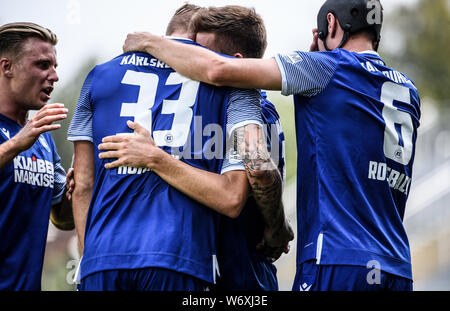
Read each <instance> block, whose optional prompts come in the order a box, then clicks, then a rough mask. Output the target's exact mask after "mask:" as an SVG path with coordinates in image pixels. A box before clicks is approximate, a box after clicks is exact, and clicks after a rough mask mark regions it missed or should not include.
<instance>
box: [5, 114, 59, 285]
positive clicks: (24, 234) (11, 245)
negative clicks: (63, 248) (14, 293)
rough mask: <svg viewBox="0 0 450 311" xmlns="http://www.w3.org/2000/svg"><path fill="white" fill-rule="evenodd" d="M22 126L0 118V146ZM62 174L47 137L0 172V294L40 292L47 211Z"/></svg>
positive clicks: (48, 212) (53, 199) (56, 155)
mask: <svg viewBox="0 0 450 311" xmlns="http://www.w3.org/2000/svg"><path fill="white" fill-rule="evenodd" d="M21 129H22V127H21V126H20V125H19V124H17V123H16V122H15V121H13V120H11V119H9V118H7V117H5V116H3V115H1V114H0V131H1V132H0V144H2V143H4V142H6V141H7V140H9V139H11V138H12V137H14V136H15V135H16V134H17V133H18V132H19V131H20V130H21ZM64 184H65V172H64V169H63V168H62V166H61V164H60V157H59V155H58V153H57V151H56V146H55V143H54V141H53V139H52V136H51V135H50V133H43V134H41V135H40V137H39V138H38V140H37V141H36V142H35V143H34V145H33V146H32V147H31V148H30V149H28V150H26V151H23V152H21V153H20V154H18V155H17V156H16V157H15V158H14V159H13V161H11V163H9V164H8V165H6V166H5V167H4V168H3V169H1V170H0V237H1V239H0V290H33V291H36V290H40V289H41V275H42V266H43V262H44V252H45V244H46V240H47V232H48V224H49V219H50V208H51V205H52V203H59V202H60V201H61V199H62V195H63V192H64Z"/></svg>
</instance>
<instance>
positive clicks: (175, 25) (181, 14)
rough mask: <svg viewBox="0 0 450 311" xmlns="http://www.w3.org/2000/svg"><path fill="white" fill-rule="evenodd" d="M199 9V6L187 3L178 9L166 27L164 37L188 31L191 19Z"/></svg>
mask: <svg viewBox="0 0 450 311" xmlns="http://www.w3.org/2000/svg"><path fill="white" fill-rule="evenodd" d="M200 9H201V7H200V6H198V5H195V4H190V3H188V2H186V3H185V4H184V5H182V6H181V7H179V8H178V9H177V10H176V11H175V14H174V15H173V16H172V18H171V19H170V21H169V24H168V25H167V29H166V36H170V35H172V34H173V33H174V32H176V31H180V30H181V31H183V32H185V31H188V30H189V22H190V21H191V17H192V16H193V15H194V14H195V13H196V12H197V11H198V10H200Z"/></svg>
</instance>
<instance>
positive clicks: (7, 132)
mask: <svg viewBox="0 0 450 311" xmlns="http://www.w3.org/2000/svg"><path fill="white" fill-rule="evenodd" d="M0 131H1V132H2V134H3V135H5V137H6V139H8V140H9V139H11V136H10V134H9V131H8V130H7V129H5V128H1V129H0Z"/></svg>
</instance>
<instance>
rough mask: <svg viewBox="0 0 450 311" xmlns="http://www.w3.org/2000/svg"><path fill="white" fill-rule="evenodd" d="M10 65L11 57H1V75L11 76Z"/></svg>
mask: <svg viewBox="0 0 450 311" xmlns="http://www.w3.org/2000/svg"><path fill="white" fill-rule="evenodd" d="M12 67H13V66H12V61H11V59H9V58H7V57H2V58H1V59H0V72H1V73H2V75H3V76H5V77H7V78H11V77H12V74H13V70H12Z"/></svg>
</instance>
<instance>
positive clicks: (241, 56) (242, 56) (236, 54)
mask: <svg viewBox="0 0 450 311" xmlns="http://www.w3.org/2000/svg"><path fill="white" fill-rule="evenodd" d="M233 56H234V57H236V58H244V55H242V54H241V53H234V54H233Z"/></svg>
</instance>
